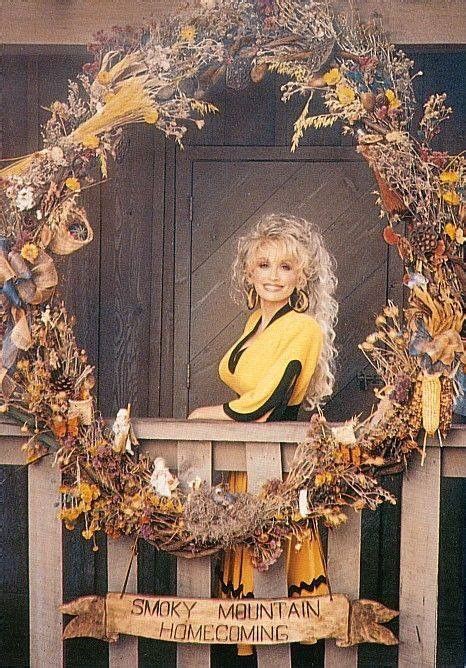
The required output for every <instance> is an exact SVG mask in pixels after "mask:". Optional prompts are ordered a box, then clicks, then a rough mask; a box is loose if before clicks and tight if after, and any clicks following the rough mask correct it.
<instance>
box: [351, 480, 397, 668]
mask: <svg viewBox="0 0 466 668" xmlns="http://www.w3.org/2000/svg"><path fill="white" fill-rule="evenodd" d="M402 480H403V476H402V474H396V475H391V476H383V477H382V478H380V484H381V485H382V487H384V489H387V490H388V491H389V492H391V493H392V494H393V495H394V496H395V498H396V500H397V503H396V505H391V504H389V503H383V504H382V505H381V506H379V507H378V508H377V510H375V511H372V510H365V511H363V514H362V527H361V531H362V538H361V585H360V590H359V595H360V597H361V598H368V599H372V600H375V601H379V602H380V603H383V605H386V606H387V607H388V608H391V609H392V610H399V588H400V520H401V486H402ZM388 627H389V628H390V629H391V630H392V631H393V632H394V633H395V635H396V636H398V633H399V624H398V619H394V620H393V621H392V622H390V624H389V625H388ZM358 665H359V668H372V666H375V665H383V666H386V667H387V668H396V666H397V665H398V646H397V645H393V646H386V645H379V644H377V643H364V644H363V645H360V646H359V652H358Z"/></svg>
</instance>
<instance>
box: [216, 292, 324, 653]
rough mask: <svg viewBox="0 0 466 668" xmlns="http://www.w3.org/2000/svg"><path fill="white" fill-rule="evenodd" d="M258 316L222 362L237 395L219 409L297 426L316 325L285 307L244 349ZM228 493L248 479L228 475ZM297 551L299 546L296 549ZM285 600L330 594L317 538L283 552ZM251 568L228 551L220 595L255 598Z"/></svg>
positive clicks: (317, 340)
mask: <svg viewBox="0 0 466 668" xmlns="http://www.w3.org/2000/svg"><path fill="white" fill-rule="evenodd" d="M260 321H261V314H260V311H255V312H254V313H252V314H251V316H250V317H249V319H248V321H247V323H246V326H245V328H244V332H243V334H242V336H241V337H240V339H239V341H237V342H236V343H235V344H234V345H233V346H232V347H231V348H230V350H228V352H227V353H226V355H225V356H224V357H223V359H222V360H221V362H220V366H219V375H220V378H221V379H222V381H223V382H224V383H225V384H226V385H228V386H229V387H230V388H231V389H232V390H233V391H234V392H236V394H237V395H238V398H237V399H233V400H232V401H229V402H227V403H225V404H223V409H224V411H225V413H226V414H227V415H228V416H229V417H231V418H232V419H234V420H239V421H255V420H258V419H259V418H261V417H262V416H263V415H265V414H266V413H267V412H268V411H271V413H270V415H269V416H268V418H267V421H276V420H296V418H297V415H298V410H299V406H300V404H301V402H302V401H303V399H304V396H305V394H306V390H307V388H308V386H309V381H310V380H311V377H312V374H313V373H314V370H315V367H316V364H317V360H318V357H319V354H320V350H321V347H322V331H321V329H320V326H319V324H318V323H317V322H316V321H315V320H314V319H313V318H312V317H310V316H308V315H306V314H304V313H296V311H293V310H292V309H291V307H290V306H289V305H288V304H287V305H285V306H284V307H283V308H281V309H280V310H279V311H278V312H277V313H276V314H275V315H274V317H273V318H272V320H271V321H270V322H269V324H268V325H267V327H266V328H265V329H264V330H263V331H262V332H261V333H260V334H259V335H258V336H257V337H256V338H255V339H254V341H252V342H251V344H250V345H249V346H247V347H245V344H246V343H247V341H248V340H249V339H250V338H251V337H252V336H253V335H254V334H255V333H256V332H257V330H258V328H259V325H260ZM229 486H230V491H232V492H245V491H246V489H247V476H246V473H243V472H235V473H231V474H230V477H229ZM298 547H299V546H298ZM285 556H286V565H287V574H288V594H289V596H321V595H325V594H328V586H327V579H326V576H325V567H324V562H323V558H322V545H321V542H320V537H319V536H318V535H316V534H314V533H311V534H310V537H309V539H308V540H305V541H304V542H303V543H302V545H301V547H300V549H299V550H297V549H296V540H295V539H294V538H293V539H291V541H289V542H288V545H287V546H286V550H285ZM253 592H254V568H253V566H252V563H251V555H250V553H249V551H248V550H247V549H246V548H235V549H232V550H229V551H228V552H227V553H226V554H225V557H224V561H223V568H222V573H221V593H222V595H223V596H230V597H234V598H250V597H253V596H254V593H253ZM239 653H240V654H250V653H252V647H251V646H249V645H242V646H239Z"/></svg>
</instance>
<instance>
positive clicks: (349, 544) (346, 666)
mask: <svg viewBox="0 0 466 668" xmlns="http://www.w3.org/2000/svg"><path fill="white" fill-rule="evenodd" d="M360 564H361V513H356V512H352V511H351V510H350V515H349V517H348V522H347V523H346V524H343V526H339V527H338V528H337V529H336V530H335V531H330V532H329V536H328V551H327V566H328V571H329V580H330V586H331V588H332V591H333V592H335V593H336V594H337V593H342V594H347V595H348V596H349V597H350V598H351V599H357V598H358V597H359V581H360ZM357 665H358V648H357V645H356V646H355V647H337V646H336V644H335V640H326V641H325V668H357Z"/></svg>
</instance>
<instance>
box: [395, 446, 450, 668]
mask: <svg viewBox="0 0 466 668" xmlns="http://www.w3.org/2000/svg"><path fill="white" fill-rule="evenodd" d="M440 461H441V460H440V450H439V449H438V448H429V450H428V452H427V457H426V460H425V463H424V466H421V464H420V461H419V459H417V461H416V462H413V463H412V464H411V465H410V466H409V469H408V472H407V473H406V474H405V478H404V480H403V493H402V506H401V553H400V650H399V659H398V665H399V667H400V668H408V667H409V668H411V666H416V668H434V667H435V665H436V655H437V603H438V600H437V599H438V564H439V523H440V476H441V466H440Z"/></svg>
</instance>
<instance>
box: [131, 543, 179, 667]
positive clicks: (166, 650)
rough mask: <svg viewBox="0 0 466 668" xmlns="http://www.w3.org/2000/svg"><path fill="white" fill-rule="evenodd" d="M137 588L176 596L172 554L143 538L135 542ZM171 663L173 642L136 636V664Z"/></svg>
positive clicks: (148, 665) (172, 664) (143, 591)
mask: <svg viewBox="0 0 466 668" xmlns="http://www.w3.org/2000/svg"><path fill="white" fill-rule="evenodd" d="M138 592H139V593H140V594H149V595H153V594H158V595H161V596H176V558H175V557H174V556H173V555H171V554H168V553H166V552H159V551H158V550H156V548H155V547H154V546H153V545H150V544H149V543H147V542H146V541H144V540H141V541H139V545H138ZM175 665H176V645H175V644H174V643H171V642H163V641H160V640H152V639H150V638H139V668H153V666H175Z"/></svg>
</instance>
